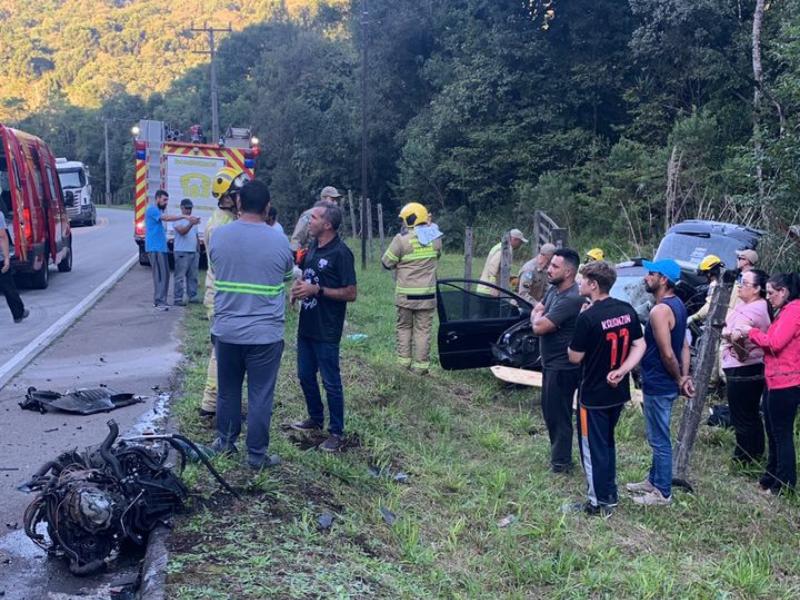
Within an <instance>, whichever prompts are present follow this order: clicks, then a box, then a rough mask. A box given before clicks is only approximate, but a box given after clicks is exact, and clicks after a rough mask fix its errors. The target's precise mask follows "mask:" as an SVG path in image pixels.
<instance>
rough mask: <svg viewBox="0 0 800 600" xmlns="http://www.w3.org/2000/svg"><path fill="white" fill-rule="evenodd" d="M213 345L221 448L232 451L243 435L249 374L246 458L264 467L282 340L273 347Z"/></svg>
mask: <svg viewBox="0 0 800 600" xmlns="http://www.w3.org/2000/svg"><path fill="white" fill-rule="evenodd" d="M214 345H215V349H216V352H217V379H218V381H219V390H218V393H217V436H218V438H219V443H220V445H221V447H222V448H230V447H231V446H233V445H234V444H235V443H236V440H237V438H238V437H239V434H240V433H241V431H242V383H244V375H245V373H247V455H248V460H249V461H250V462H251V463H253V464H261V463H262V462H264V460H265V457H266V454H267V448H268V447H269V425H270V421H271V420H272V401H273V398H274V395H275V382H276V381H277V379H278V368H279V367H280V364H281V355H282V354H283V340H281V341H279V342H275V343H273V344H228V343H225V342H221V341H219V340H215V342H214Z"/></svg>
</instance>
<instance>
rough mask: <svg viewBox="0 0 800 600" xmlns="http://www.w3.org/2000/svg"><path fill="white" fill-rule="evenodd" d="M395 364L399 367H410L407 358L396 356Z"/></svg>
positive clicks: (409, 361) (409, 360)
mask: <svg viewBox="0 0 800 600" xmlns="http://www.w3.org/2000/svg"><path fill="white" fill-rule="evenodd" d="M397 364H398V365H400V366H401V367H410V366H411V358H409V357H407V356H398V357H397Z"/></svg>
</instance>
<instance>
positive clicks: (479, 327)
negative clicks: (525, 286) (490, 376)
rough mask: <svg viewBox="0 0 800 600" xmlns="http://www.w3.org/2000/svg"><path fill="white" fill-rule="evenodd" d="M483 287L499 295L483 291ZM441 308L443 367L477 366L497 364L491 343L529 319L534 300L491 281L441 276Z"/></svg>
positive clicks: (438, 289) (438, 298)
mask: <svg viewBox="0 0 800 600" xmlns="http://www.w3.org/2000/svg"><path fill="white" fill-rule="evenodd" d="M478 284H480V285H481V286H482V288H485V287H490V288H493V289H495V290H497V293H498V295H497V296H490V295H488V294H480V293H478V292H476V291H475V289H476V288H477V286H478ZM436 306H437V310H438V312H439V332H438V335H437V339H438V342H439V362H440V363H441V365H442V368H443V369H446V370H456V369H475V368H478V367H488V366H491V365H493V364H496V362H497V360H496V359H495V358H494V356H493V354H492V344H494V343H495V342H497V340H498V338H499V337H500V335H501V334H502V333H503V332H504V331H506V330H507V329H509V328H510V327H512V326H513V325H516V324H517V323H520V322H525V321H527V320H528V319H530V315H531V310H532V309H533V307H532V306H531V304H530V303H529V302H527V301H525V300H523V299H522V298H520V297H519V296H517V295H516V294H513V293H511V292H509V291H507V290H504V289H501V288H499V287H497V286H495V285H492V284H491V283H487V282H484V281H475V280H468V279H441V280H439V281H438V282H437V283H436Z"/></svg>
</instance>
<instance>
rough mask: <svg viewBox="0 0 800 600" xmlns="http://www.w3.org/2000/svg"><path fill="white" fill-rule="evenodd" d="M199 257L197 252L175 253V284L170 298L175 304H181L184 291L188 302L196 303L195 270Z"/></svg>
mask: <svg viewBox="0 0 800 600" xmlns="http://www.w3.org/2000/svg"><path fill="white" fill-rule="evenodd" d="M199 259H200V256H199V254H198V253H197V252H176V253H175V284H174V287H173V290H172V297H173V301H174V302H175V303H180V302H183V293H184V289H185V290H186V295H187V297H188V299H189V301H190V302H196V301H197V299H198V298H197V268H198V264H199Z"/></svg>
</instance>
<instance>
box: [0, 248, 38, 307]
mask: <svg viewBox="0 0 800 600" xmlns="http://www.w3.org/2000/svg"><path fill="white" fill-rule="evenodd" d="M2 266H3V260H2V259H0V268H2ZM45 268H47V266H46V265H45ZM0 293H2V294H3V295H5V297H6V302H7V303H8V308H9V309H10V310H11V316H12V317H14V319H21V318H22V314H23V313H24V312H25V305H24V304H23V303H22V299H21V298H20V297H19V292H18V291H17V284H16V283H15V282H14V275H13V274H12V272H11V269H9V270H8V271H6V272H5V273H0Z"/></svg>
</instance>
